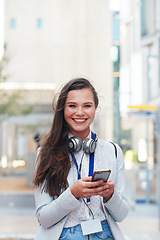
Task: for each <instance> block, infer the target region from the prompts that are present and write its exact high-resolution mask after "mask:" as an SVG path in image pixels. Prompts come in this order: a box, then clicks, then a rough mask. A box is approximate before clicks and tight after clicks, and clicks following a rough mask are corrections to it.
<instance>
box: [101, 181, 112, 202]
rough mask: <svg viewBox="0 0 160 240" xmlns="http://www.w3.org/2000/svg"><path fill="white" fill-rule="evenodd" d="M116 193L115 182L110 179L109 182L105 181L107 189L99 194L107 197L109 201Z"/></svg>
mask: <svg viewBox="0 0 160 240" xmlns="http://www.w3.org/2000/svg"><path fill="white" fill-rule="evenodd" d="M113 193H114V182H112V181H110V180H108V181H107V183H105V189H104V190H103V191H102V192H99V195H100V196H101V197H103V198H105V200H106V201H108V200H109V199H110V198H111V197H112V195H113Z"/></svg>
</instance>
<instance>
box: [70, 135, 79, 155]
mask: <svg viewBox="0 0 160 240" xmlns="http://www.w3.org/2000/svg"><path fill="white" fill-rule="evenodd" d="M68 147H69V149H70V150H72V151H73V152H78V151H80V150H81V148H82V140H81V139H80V138H79V137H71V138H70V139H69V141H68Z"/></svg>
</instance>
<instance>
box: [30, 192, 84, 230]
mask: <svg viewBox="0 0 160 240" xmlns="http://www.w3.org/2000/svg"><path fill="white" fill-rule="evenodd" d="M34 195H35V203H36V215H37V218H38V221H39V223H40V225H42V226H43V227H44V228H49V227H51V226H53V225H54V224H56V223H58V222H59V221H60V220H62V219H63V218H64V217H65V216H66V215H67V214H68V213H70V212H71V211H73V210H75V209H76V208H77V207H78V206H79V205H80V201H79V200H77V199H76V198H75V197H74V196H73V195H72V193H71V191H70V188H67V189H66V190H65V191H64V192H63V193H62V194H61V195H60V196H59V197H58V198H53V197H51V196H50V195H49V194H48V193H45V192H44V191H43V192H42V191H41V189H40V188H35V190H34Z"/></svg>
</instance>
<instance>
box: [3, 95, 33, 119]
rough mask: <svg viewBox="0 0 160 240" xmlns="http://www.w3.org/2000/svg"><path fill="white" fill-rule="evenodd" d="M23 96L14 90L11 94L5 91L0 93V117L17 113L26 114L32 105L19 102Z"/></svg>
mask: <svg viewBox="0 0 160 240" xmlns="http://www.w3.org/2000/svg"><path fill="white" fill-rule="evenodd" d="M22 99H23V97H22V96H21V95H20V93H19V92H17V91H16V92H14V93H12V94H10V95H9V94H7V93H5V92H2V91H1V93H0V119H3V118H6V117H9V116H13V115H14V116H17V115H27V114H29V113H30V112H32V110H33V106H32V105H29V104H20V100H22Z"/></svg>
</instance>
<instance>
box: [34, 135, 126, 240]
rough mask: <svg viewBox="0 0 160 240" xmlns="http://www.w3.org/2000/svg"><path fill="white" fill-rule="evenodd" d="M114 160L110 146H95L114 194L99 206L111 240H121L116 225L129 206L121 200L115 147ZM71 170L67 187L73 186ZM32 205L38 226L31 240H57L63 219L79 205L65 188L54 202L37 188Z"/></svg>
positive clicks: (122, 190) (120, 166) (101, 142)
mask: <svg viewBox="0 0 160 240" xmlns="http://www.w3.org/2000/svg"><path fill="white" fill-rule="evenodd" d="M116 148H117V159H116V156H115V149H114V146H113V145H112V144H111V143H109V142H107V141H104V140H102V139H99V140H98V142H97V147H96V150H95V155H96V154H97V156H95V158H97V157H98V158H99V162H100V165H101V166H100V170H102V169H111V175H110V180H112V181H113V182H114V183H115V191H114V194H113V195H112V197H111V198H110V199H109V200H108V201H107V202H104V201H103V199H102V206H103V209H104V213H105V216H106V220H107V221H108V224H109V226H110V229H111V232H112V234H113V236H114V239H115V240H124V237H123V235H122V233H121V231H120V229H119V227H118V225H117V223H116V222H121V221H123V220H124V218H125V217H126V216H127V214H128V210H129V206H128V201H127V199H126V196H125V173H124V160H123V153H122V151H121V149H120V147H119V146H118V145H117V144H116ZM72 171H73V169H72V168H71V169H70V172H69V174H68V183H69V186H71V185H72V184H73V183H74V179H73V172H72ZM34 194H35V202H36V214H37V218H38V221H39V223H40V227H39V230H38V232H37V234H36V235H35V238H34V240H58V239H59V237H60V235H61V232H62V230H63V226H64V224H65V221H66V219H67V215H68V214H69V213H70V212H71V211H73V210H75V209H76V208H77V207H78V206H79V205H80V204H81V201H80V200H77V199H76V198H75V197H74V196H73V195H72V193H71V191H70V188H67V189H66V190H65V191H64V192H63V193H62V194H61V195H60V196H59V197H58V198H56V197H55V198H53V197H51V196H50V195H49V194H48V193H45V192H44V191H43V192H41V189H40V188H36V189H35V190H34Z"/></svg>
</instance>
